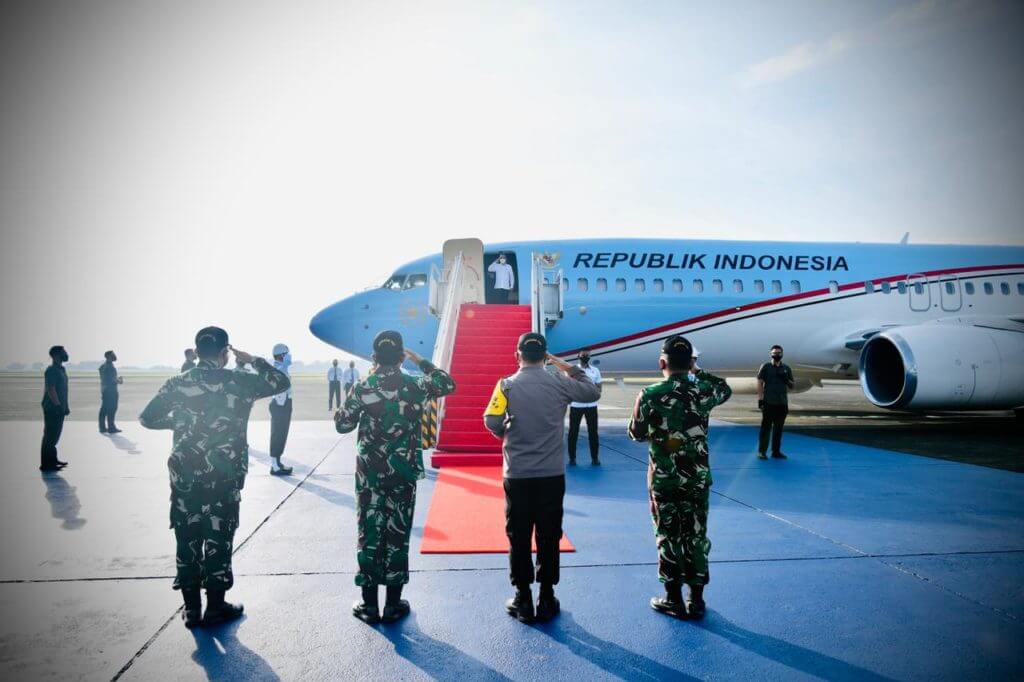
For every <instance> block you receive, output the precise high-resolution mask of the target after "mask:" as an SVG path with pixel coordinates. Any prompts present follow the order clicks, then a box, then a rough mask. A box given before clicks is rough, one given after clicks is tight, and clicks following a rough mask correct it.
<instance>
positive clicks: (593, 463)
mask: <svg viewBox="0 0 1024 682" xmlns="http://www.w3.org/2000/svg"><path fill="white" fill-rule="evenodd" d="M590 466H592V467H599V466H601V460H599V459H598V458H597V457H594V458H593V459H591V460H590Z"/></svg>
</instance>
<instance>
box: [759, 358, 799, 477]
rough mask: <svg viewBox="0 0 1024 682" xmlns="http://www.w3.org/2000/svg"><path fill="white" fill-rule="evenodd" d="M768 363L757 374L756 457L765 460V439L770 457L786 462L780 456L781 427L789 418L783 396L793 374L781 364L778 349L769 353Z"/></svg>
mask: <svg viewBox="0 0 1024 682" xmlns="http://www.w3.org/2000/svg"><path fill="white" fill-rule="evenodd" d="M769 357H770V358H771V361H770V362H766V363H764V364H763V365H761V369H759V370H758V371H757V408H758V409H759V410H761V432H760V433H759V434H758V439H757V441H758V443H757V456H758V457H759V458H760V459H768V454H767V453H768V436H769V435H771V440H772V457H774V458H775V459H786V455H784V454H782V425H783V424H785V423H786V415H787V414H789V400H788V398H787V394H788V392H789V389H791V388H793V386H794V382H793V370H791V369H790V368H789V365H786V364H783V362H782V346H780V345H778V344H776V345H774V346H772V347H771V350H770V351H769Z"/></svg>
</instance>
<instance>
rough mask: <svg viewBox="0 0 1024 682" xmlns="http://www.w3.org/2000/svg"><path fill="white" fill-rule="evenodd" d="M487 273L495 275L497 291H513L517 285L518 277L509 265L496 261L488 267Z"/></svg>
mask: <svg viewBox="0 0 1024 682" xmlns="http://www.w3.org/2000/svg"><path fill="white" fill-rule="evenodd" d="M487 272H493V273H494V288H495V289H511V288H512V287H514V286H515V285H516V276H515V274H514V273H513V272H512V266H511V265H509V264H508V263H499V262H498V261H494V262H493V263H491V264H490V266H488V268H487Z"/></svg>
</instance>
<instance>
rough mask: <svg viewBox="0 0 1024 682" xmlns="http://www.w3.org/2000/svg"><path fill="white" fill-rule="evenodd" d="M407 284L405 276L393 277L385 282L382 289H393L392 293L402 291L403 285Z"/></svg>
mask: <svg viewBox="0 0 1024 682" xmlns="http://www.w3.org/2000/svg"><path fill="white" fill-rule="evenodd" d="M403 284H405V275H391V276H390V277H388V281H386V282H384V286H382V287H381V288H382V289H391V291H401V290H402V285H403Z"/></svg>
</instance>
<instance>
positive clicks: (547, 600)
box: [537, 585, 562, 622]
mask: <svg viewBox="0 0 1024 682" xmlns="http://www.w3.org/2000/svg"><path fill="white" fill-rule="evenodd" d="M561 610H562V605H561V604H559V603H558V598H557V597H555V588H554V587H552V586H551V585H541V586H540V596H539V597H537V620H539V621H541V622H544V621H547V620H551V619H552V618H554V617H555V616H556V615H558V612H559V611H561Z"/></svg>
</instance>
